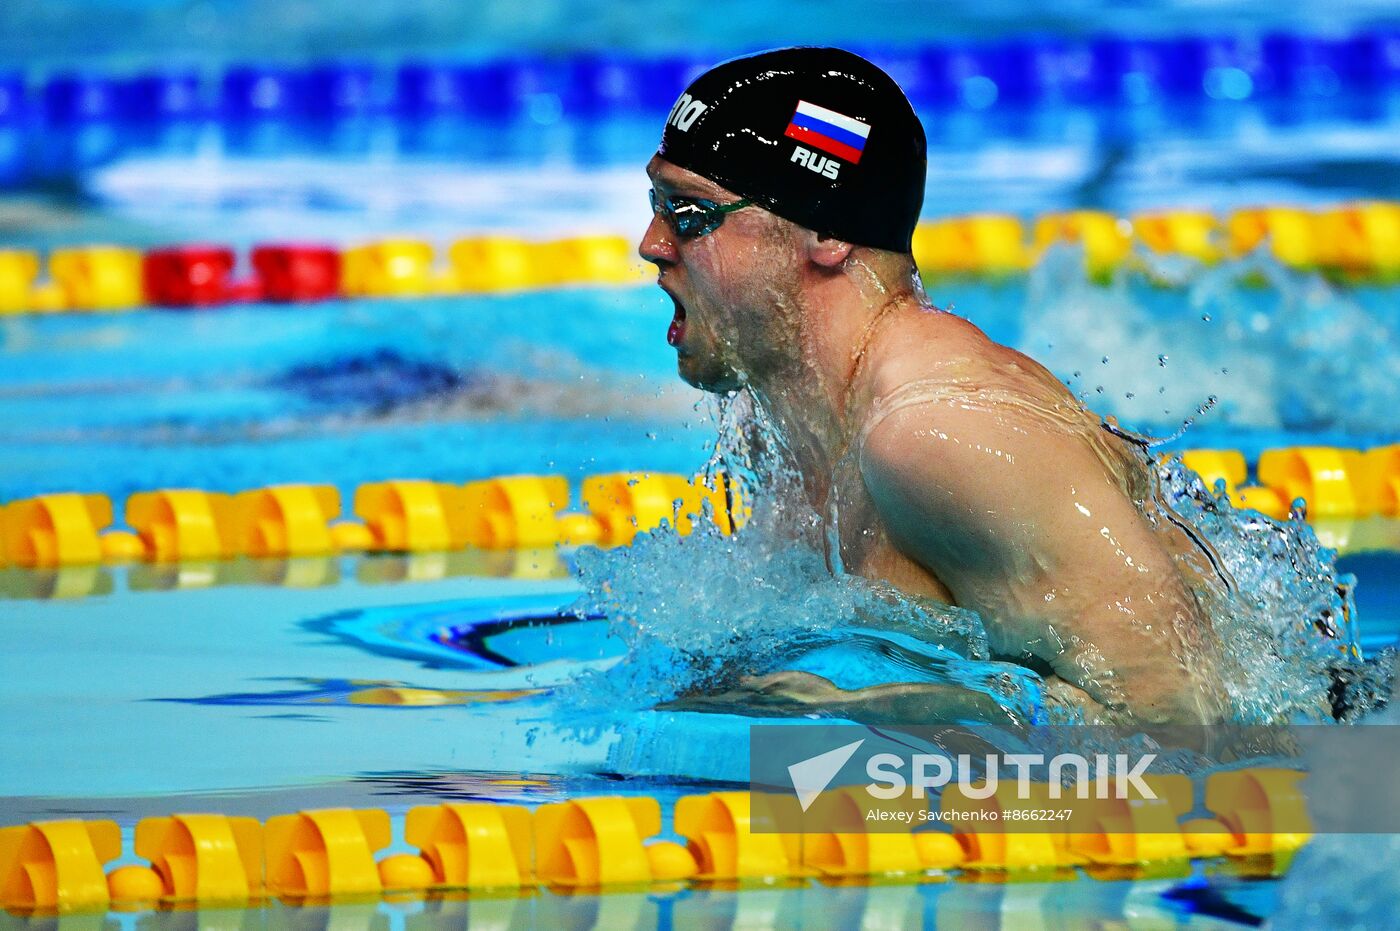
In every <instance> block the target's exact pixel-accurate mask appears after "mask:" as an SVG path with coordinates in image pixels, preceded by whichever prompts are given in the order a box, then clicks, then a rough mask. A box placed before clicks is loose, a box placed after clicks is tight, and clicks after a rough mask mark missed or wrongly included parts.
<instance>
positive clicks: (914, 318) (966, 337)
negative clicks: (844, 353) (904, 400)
mask: <svg viewBox="0 0 1400 931" xmlns="http://www.w3.org/2000/svg"><path fill="white" fill-rule="evenodd" d="M882 342H883V343H884V344H885V345H884V346H883V347H882V349H883V350H884V351H883V352H881V354H880V355H881V361H880V364H879V365H878V366H875V367H874V368H873V370H872V391H873V396H874V397H875V398H876V399H883V398H890V397H893V396H895V395H898V394H901V393H908V391H909V389H910V387H911V386H914V385H921V386H924V387H925V388H930V389H932V388H935V387H938V386H942V387H944V388H946V389H948V390H958V389H962V390H976V389H977V388H979V387H985V386H987V385H989V384H995V383H997V382H999V381H1002V380H1004V379H1005V378H1006V377H1007V375H1012V376H1015V375H1016V373H1018V372H1021V373H1027V374H1030V373H1034V374H1035V377H1037V378H1038V377H1039V374H1040V373H1043V372H1044V369H1042V368H1041V367H1040V366H1039V365H1038V364H1037V363H1036V362H1035V361H1034V360H1032V359H1030V358H1029V357H1027V356H1025V355H1024V354H1022V353H1020V352H1018V351H1017V350H1015V349H1012V348H1011V347H1009V346H1003V345H1002V344H1000V343H997V342H995V341H993V340H992V339H991V338H990V337H988V336H987V334H985V333H983V332H982V330H981V329H980V328H979V327H978V326H977V325H976V324H974V323H972V322H971V321H969V320H967V319H965V318H963V317H959V316H957V315H956V314H953V313H949V312H948V311H944V310H939V309H938V308H933V307H918V308H912V309H911V310H910V311H909V312H907V313H906V314H905V315H904V316H903V319H901V320H900V321H899V324H898V325H897V326H894V327H890V328H889V329H888V330H887V331H886V333H885V334H884V335H883V338H882ZM1046 374H1048V373H1046Z"/></svg>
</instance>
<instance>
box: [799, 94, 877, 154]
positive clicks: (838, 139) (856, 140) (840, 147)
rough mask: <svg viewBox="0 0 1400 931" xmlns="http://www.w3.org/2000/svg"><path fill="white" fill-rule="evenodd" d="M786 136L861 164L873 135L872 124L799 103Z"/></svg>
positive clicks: (824, 108)
mask: <svg viewBox="0 0 1400 931" xmlns="http://www.w3.org/2000/svg"><path fill="white" fill-rule="evenodd" d="M783 135H785V136H787V137H789V138H791V139H796V140H797V141H798V142H801V143H803V144H804V145H809V146H811V147H812V148H814V149H821V150H822V151H823V152H825V153H827V154H828V155H835V156H836V157H837V158H841V159H845V160H846V161H848V162H850V163H851V164H853V165H859V164H860V156H861V153H862V152H864V151H865V140H866V137H868V136H869V135H870V124H868V123H862V122H861V121H860V120H858V119H855V118H854V117H850V116H846V115H845V114H844V113H837V112H836V111H835V110H828V109H827V108H826V107H819V106H817V105H816V104H814V103H808V102H807V101H805V100H799V101H798V102H797V112H796V113H794V114H793V115H792V121H791V122H789V123H788V127H787V130H786V131H785V132H784V133H783Z"/></svg>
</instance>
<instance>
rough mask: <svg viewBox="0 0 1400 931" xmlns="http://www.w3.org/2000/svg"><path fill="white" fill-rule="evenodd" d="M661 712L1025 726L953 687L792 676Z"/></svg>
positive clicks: (754, 680) (688, 700)
mask: <svg viewBox="0 0 1400 931" xmlns="http://www.w3.org/2000/svg"><path fill="white" fill-rule="evenodd" d="M662 707H663V708H664V709H666V710H668V711H707V712H717V713H720V714H741V715H747V716H750V717H760V718H773V717H813V716H821V717H834V718H846V719H848V720H851V721H857V722H859V723H861V724H887V725H898V724H951V723H978V724H1022V723H1026V722H1023V721H1021V720H1020V719H1019V718H1017V717H1016V716H1015V715H1014V714H1012V713H1011V712H1010V711H1008V710H1007V709H1005V708H1003V707H1002V706H1001V705H1000V704H998V703H997V701H996V700H995V699H994V698H993V697H992V696H990V695H988V694H986V693H984V692H978V691H976V690H974V689H968V688H963V687H962V686H958V685H951V684H944V683H933V682H909V683H891V684H889V685H875V686H869V687H867V688H863V689H853V690H846V689H842V688H838V687H837V686H836V685H835V684H834V683H832V682H831V681H830V680H829V679H824V678H822V677H821V676H817V675H813V674H812V673H808V672H797V671H794V670H784V671H782V672H775V673H770V674H768V675H764V676H750V677H748V678H745V679H743V680H741V681H740V682H739V684H738V685H737V686H736V687H734V688H732V689H728V690H726V691H723V692H705V693H701V692H697V693H694V694H691V695H683V696H681V697H679V698H677V699H675V700H673V701H671V702H668V703H667V704H665V705H663V706H662Z"/></svg>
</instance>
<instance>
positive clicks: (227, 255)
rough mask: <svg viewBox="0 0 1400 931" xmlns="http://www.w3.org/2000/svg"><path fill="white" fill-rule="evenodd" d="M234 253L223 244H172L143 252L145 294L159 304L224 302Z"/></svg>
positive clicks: (226, 300)
mask: <svg viewBox="0 0 1400 931" xmlns="http://www.w3.org/2000/svg"><path fill="white" fill-rule="evenodd" d="M233 264H234V253H233V250H232V249H230V248H228V247H226V246H174V247H171V248H166V249H155V250H152V251H151V252H148V253H146V260H145V264H144V267H143V274H144V278H145V285H146V297H147V298H148V299H149V300H150V302H151V303H152V304H158V305H160V306H162V307H210V306H213V305H215V304H224V303H227V302H228V300H229V296H230V286H229V275H230V274H231V273H232V271H233Z"/></svg>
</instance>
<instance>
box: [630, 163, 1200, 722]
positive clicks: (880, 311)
mask: <svg viewBox="0 0 1400 931" xmlns="http://www.w3.org/2000/svg"><path fill="white" fill-rule="evenodd" d="M647 170H648V174H649V175H650V177H651V179H652V183H653V186H654V187H655V188H656V190H657V192H658V193H659V194H662V195H666V196H675V195H683V196H692V197H705V198H708V199H710V200H713V201H715V202H717V203H729V202H732V201H734V200H737V199H738V198H737V196H736V195H734V194H732V193H730V192H728V191H725V190H724V189H722V188H720V187H718V186H717V185H715V184H713V183H712V182H710V181H708V180H707V179H704V178H701V177H699V176H697V175H694V174H692V173H690V172H687V171H685V170H683V169H680V168H678V167H676V166H674V165H671V164H669V163H667V162H665V161H664V160H662V159H660V158H654V159H653V160H652V162H651V163H650V164H649V165H648V169H647ZM640 252H641V254H642V256H643V257H644V258H646V259H647V260H649V261H651V262H652V263H654V264H655V265H656V266H657V268H658V270H659V283H660V285H661V287H662V288H663V289H664V290H665V291H666V292H667V293H668V294H670V295H671V297H672V298H673V300H675V301H676V316H675V319H674V320H673V322H672V326H671V330H670V338H671V341H672V344H673V345H674V346H675V348H676V352H677V367H678V372H679V374H680V375H681V377H682V378H683V379H685V380H686V381H687V382H689V383H690V384H692V385H695V386H696V387H699V388H702V389H705V390H708V391H715V392H728V391H734V390H737V389H740V388H746V389H748V390H749V391H751V392H752V393H753V394H754V396H755V397H756V399H757V400H758V401H759V403H760V404H762V405H763V407H764V408H765V410H766V411H767V412H768V414H769V415H770V416H771V417H772V419H773V420H774V422H775V423H776V424H777V426H778V427H779V428H780V429H781V431H782V432H783V435H784V436H785V437H786V438H787V439H788V441H789V444H790V447H791V452H792V454H793V456H794V458H795V460H796V464H797V466H798V468H799V471H800V473H801V475H802V477H803V482H804V490H805V492H806V494H807V497H808V498H809V500H810V502H811V504H812V505H813V507H814V508H816V510H817V513H819V514H823V515H826V517H827V520H828V522H834V524H835V531H836V533H835V535H834V536H835V538H836V540H837V541H838V543H837V546H838V547H839V552H835V553H828V559H829V561H830V562H831V563H832V565H833V567H836V566H840V567H841V568H843V569H844V570H845V571H847V572H851V573H853V574H856V575H860V576H864V577H867V578H872V579H881V580H884V581H886V582H888V583H890V584H892V585H894V586H895V587H897V588H899V589H900V590H902V591H903V592H905V593H907V594H909V595H911V596H915V597H922V598H929V599H935V600H938V601H941V602H944V603H948V604H956V605H959V606H962V607H965V608H969V609H972V610H975V611H977V612H978V613H979V614H980V615H981V616H982V618H983V620H984V622H985V624H986V626H987V631H988V635H989V638H990V642H991V646H992V649H993V651H994V655H995V656H996V657H997V658H999V659H1004V660H1009V661H1011V662H1017V663H1021V664H1024V665H1026V666H1029V667H1031V668H1033V669H1035V670H1036V671H1037V672H1040V673H1041V674H1042V675H1043V676H1045V679H1046V683H1047V693H1048V694H1049V695H1050V696H1051V698H1052V700H1054V701H1060V702H1065V703H1069V704H1073V705H1076V706H1079V707H1080V708H1082V709H1083V712H1084V716H1085V718H1086V719H1087V720H1091V721H1092V720H1106V721H1110V720H1125V719H1132V720H1137V721H1142V722H1175V723H1191V722H1202V721H1213V720H1219V719H1221V718H1223V717H1224V716H1225V703H1224V699H1223V698H1222V695H1223V689H1222V686H1221V684H1220V681H1219V678H1218V676H1217V674H1216V671H1215V668H1214V665H1213V662H1212V657H1214V656H1216V655H1218V645H1217V644H1216V642H1215V639H1214V636H1213V633H1212V631H1211V628H1210V624H1209V621H1208V620H1207V619H1206V618H1205V616H1204V614H1203V612H1202V611H1201V609H1200V607H1199V606H1198V605H1197V602H1196V599H1195V596H1194V594H1193V593H1192V590H1191V586H1190V585H1189V584H1188V581H1187V579H1188V577H1190V576H1191V575H1192V573H1193V571H1194V569H1193V567H1195V566H1197V565H1198V564H1199V561H1200V560H1199V553H1197V552H1196V551H1195V550H1194V547H1193V545H1192V543H1191V541H1190V540H1189V539H1188V538H1186V537H1185V536H1184V535H1183V534H1181V532H1180V531H1179V530H1177V529H1176V528H1175V526H1174V525H1173V524H1171V522H1170V521H1168V520H1162V519H1159V520H1157V521H1155V522H1154V521H1152V520H1150V519H1149V517H1148V516H1147V515H1148V514H1150V513H1155V512H1153V510H1152V508H1153V504H1152V502H1151V501H1150V500H1147V499H1146V495H1145V492H1144V490H1143V489H1144V487H1145V480H1144V473H1143V470H1142V466H1141V463H1140V462H1138V461H1137V460H1136V459H1135V458H1134V457H1132V456H1130V455H1129V454H1128V452H1127V450H1126V447H1125V446H1124V444H1123V441H1122V440H1120V439H1119V438H1117V437H1116V436H1114V435H1113V434H1112V433H1111V432H1110V431H1108V430H1106V429H1105V428H1104V426H1103V425H1102V424H1101V422H1100V421H1099V419H1098V418H1097V417H1095V416H1094V415H1093V414H1092V413H1091V412H1089V411H1087V410H1085V409H1083V407H1082V406H1081V405H1080V404H1079V403H1078V402H1077V401H1076V400H1075V399H1074V398H1073V396H1071V395H1070V394H1069V393H1068V391H1067V390H1066V389H1065V388H1064V386H1063V385H1061V384H1060V383H1059V382H1058V381H1057V380H1056V379H1055V378H1054V376H1053V375H1051V374H1050V373H1049V372H1048V371H1046V370H1045V369H1044V368H1043V367H1041V366H1040V365H1039V364H1037V363H1036V362H1034V361H1033V360H1031V359H1030V358H1028V357H1026V356H1024V355H1022V354H1021V353H1018V352H1016V351H1015V350H1012V349H1009V348H1007V347H1005V346H1001V345H998V344H996V343H994V342H992V341H991V340H989V339H988V338H987V337H986V336H985V335H984V334H983V333H982V332H981V331H980V330H978V329H977V328H976V327H975V326H973V325H972V324H971V323H969V322H967V321H966V320H963V319H961V318H959V317H956V316H954V315H952V314H948V313H945V312H943V311H940V310H938V309H936V308H934V307H932V306H931V305H929V304H928V302H927V301H926V299H924V297H923V295H922V292H921V289H920V288H919V287H918V286H917V284H916V283H915V272H914V268H913V263H912V259H911V258H910V257H908V256H900V255H896V254H894V253H887V252H878V251H876V250H870V249H863V248H860V247H853V246H852V245H851V244H848V243H842V242H839V241H837V240H834V239H830V238H824V237H820V236H818V235H817V234H815V233H813V232H811V231H809V230H804V229H802V228H800V227H796V226H794V225H793V224H791V223H788V222H787V221H784V220H781V219H779V218H776V217H774V216H773V215H772V214H769V213H767V212H766V211H763V210H762V209H760V208H748V209H745V210H740V211H736V212H734V213H733V214H730V215H729V216H728V217H727V218H726V219H725V221H724V223H723V224H722V225H721V226H720V228H719V229H717V230H715V231H714V232H712V233H710V234H709V235H707V236H703V237H700V238H698V239H681V238H679V237H677V236H676V235H675V233H674V232H673V231H672V230H671V229H670V227H669V226H668V224H667V223H666V221H665V219H664V218H663V217H661V216H660V215H658V216H655V217H653V219H652V222H651V224H650V226H649V227H648V229H647V231H646V233H645V235H644V237H643V239H642V242H641V246H640ZM1158 516H1159V517H1160V515H1158ZM686 703H687V705H689V706H691V707H701V706H703V707H711V708H716V709H723V710H728V711H746V712H752V713H759V714H765V715H771V714H775V713H794V714H807V713H812V712H813V711H814V710H822V711H826V712H830V713H835V714H840V715H842V716H845V717H851V718H856V719H859V720H865V721H870V722H872V723H874V722H885V723H900V722H902V723H925V722H932V721H944V720H952V719H958V720H967V719H991V720H1006V719H1007V717H1008V714H1007V712H1005V711H1003V710H1002V709H1001V708H999V707H998V706H997V704H996V703H995V702H994V701H992V700H991V699H989V698H988V697H987V696H984V695H982V694H981V693H977V692H972V691H969V690H965V689H960V688H958V687H955V686H950V685H928V684H914V683H908V684H901V683H896V684H891V685H885V686H879V687H875V688H868V689H862V690H858V691H846V690H842V689H839V688H837V687H836V686H834V685H833V684H832V683H830V682H828V681H827V680H825V679H821V678H819V677H817V676H812V675H809V674H805V673H796V672H783V673H777V674H774V675H770V676H764V677H758V678H755V679H750V680H747V681H746V683H745V684H744V687H743V688H742V689H740V690H738V691H736V692H730V693H725V694H722V695H708V696H694V697H691V698H689V699H687V700H686Z"/></svg>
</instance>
